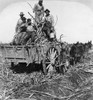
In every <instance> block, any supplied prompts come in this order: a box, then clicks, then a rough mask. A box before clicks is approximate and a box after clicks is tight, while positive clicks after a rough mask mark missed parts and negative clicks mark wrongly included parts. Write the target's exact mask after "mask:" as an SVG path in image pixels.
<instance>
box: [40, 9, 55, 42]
mask: <svg viewBox="0 0 93 100" xmlns="http://www.w3.org/2000/svg"><path fill="white" fill-rule="evenodd" d="M42 31H43V32H44V33H45V35H46V38H47V39H48V40H50V41H52V40H53V39H54V38H55V36H56V34H55V30H54V18H53V16H52V15H51V14H50V10H48V9H46V10H45V17H44V26H43V29H42Z"/></svg>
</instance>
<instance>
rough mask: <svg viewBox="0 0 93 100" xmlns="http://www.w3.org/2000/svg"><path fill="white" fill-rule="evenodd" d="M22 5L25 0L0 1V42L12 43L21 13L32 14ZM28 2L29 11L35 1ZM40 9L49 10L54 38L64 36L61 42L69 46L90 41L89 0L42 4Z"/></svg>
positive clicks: (92, 9) (92, 3) (92, 15)
mask: <svg viewBox="0 0 93 100" xmlns="http://www.w3.org/2000/svg"><path fill="white" fill-rule="evenodd" d="M26 1H28V0H20V1H19V0H0V41H1V42H11V41H12V39H13V36H14V34H15V26H16V23H17V20H18V18H19V13H20V12H21V11H23V12H24V13H25V16H26V17H30V16H29V15H28V14H27V12H28V11H29V12H30V13H32V10H31V8H30V7H29V5H28V4H27V3H26ZM28 2H29V3H30V4H31V5H32V7H33V6H34V4H35V3H37V2H38V0H29V1H28ZM44 6H45V8H49V9H50V11H51V14H52V15H53V16H54V19H55V23H56V21H57V24H56V26H55V29H56V33H57V38H59V36H60V35H61V34H64V37H63V41H66V42H69V43H73V42H77V41H80V42H87V41H88V40H92V41H93V0H44ZM32 15H34V14H32ZM57 17H58V20H57Z"/></svg>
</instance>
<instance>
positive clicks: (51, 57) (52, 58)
mask: <svg viewBox="0 0 93 100" xmlns="http://www.w3.org/2000/svg"><path fill="white" fill-rule="evenodd" d="M57 58H58V51H57V49H55V48H54V47H52V48H50V49H49V50H48V52H47V55H46V63H49V62H50V63H51V64H55V62H56V59H57Z"/></svg>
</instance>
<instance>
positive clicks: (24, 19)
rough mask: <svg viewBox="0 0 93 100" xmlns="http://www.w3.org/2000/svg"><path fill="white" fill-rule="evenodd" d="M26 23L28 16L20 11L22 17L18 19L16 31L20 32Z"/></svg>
mask: <svg viewBox="0 0 93 100" xmlns="http://www.w3.org/2000/svg"><path fill="white" fill-rule="evenodd" d="M24 24H26V18H25V17H24V13H23V12H20V19H19V20H18V22H17V25H16V29H15V31H16V33H20V31H21V30H22V29H23V28H22V26H24ZM20 29H21V30H20Z"/></svg>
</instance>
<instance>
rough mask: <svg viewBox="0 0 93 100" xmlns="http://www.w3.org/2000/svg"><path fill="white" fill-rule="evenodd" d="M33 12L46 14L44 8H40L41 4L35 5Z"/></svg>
mask: <svg viewBox="0 0 93 100" xmlns="http://www.w3.org/2000/svg"><path fill="white" fill-rule="evenodd" d="M33 12H35V13H36V14H38V15H39V14H41V13H43V12H44V6H43V5H42V6H40V5H39V4H35V6H34V9H33Z"/></svg>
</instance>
